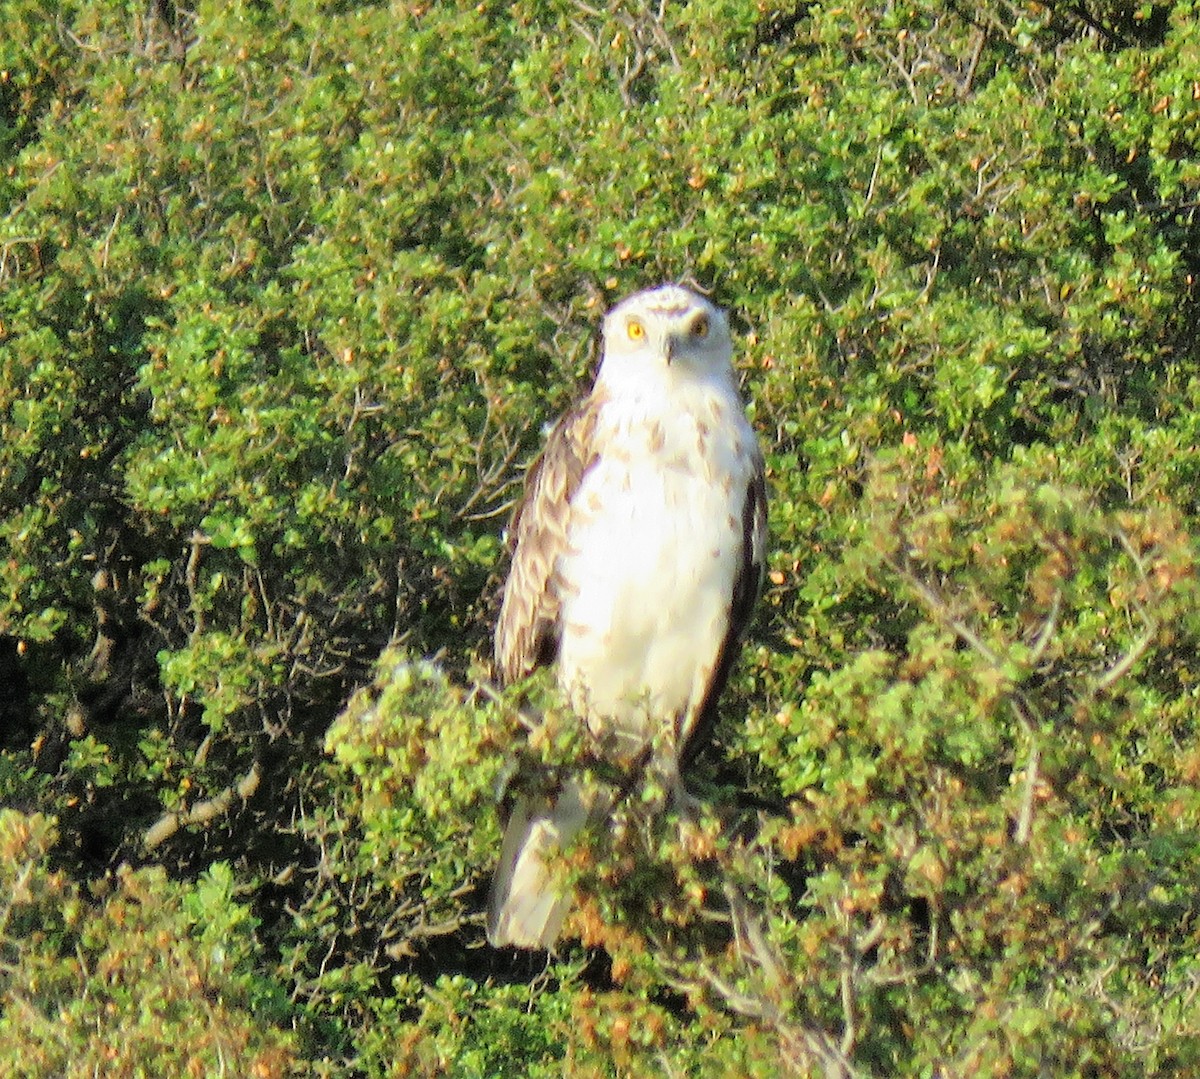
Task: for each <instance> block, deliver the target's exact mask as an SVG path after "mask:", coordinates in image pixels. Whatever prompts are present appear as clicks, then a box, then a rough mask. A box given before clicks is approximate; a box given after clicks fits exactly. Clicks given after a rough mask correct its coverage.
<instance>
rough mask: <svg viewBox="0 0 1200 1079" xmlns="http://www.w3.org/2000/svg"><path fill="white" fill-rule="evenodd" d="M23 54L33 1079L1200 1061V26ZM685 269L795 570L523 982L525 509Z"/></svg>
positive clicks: (1101, 21) (78, 6) (149, 47)
mask: <svg viewBox="0 0 1200 1079" xmlns="http://www.w3.org/2000/svg"><path fill="white" fill-rule="evenodd" d="M3 14H4V35H3V39H2V40H0V161H2V162H3V166H4V167H3V168H2V169H0V798H2V799H3V800H4V802H5V803H6V804H11V805H14V806H20V807H22V808H24V809H26V810H28V811H29V812H30V813H31V815H30V816H25V817H21V816H16V815H13V814H9V815H8V816H5V817H4V818H3V822H4V823H3V825H2V828H3V829H4V830H5V832H4V835H5V837H6V838H3V843H4V844H5V845H6V848H7V849H8V850H9V855H8V856H6V858H5V859H3V865H0V874H2V875H3V881H4V884H5V888H6V889H7V890H8V891H7V892H5V893H0V894H7V895H9V897H10V898H9V899H8V900H6V902H7V906H6V907H5V908H3V909H4V910H6V911H7V913H6V914H5V915H4V918H3V919H2V920H0V930H2V933H0V949H2V950H0V959H2V966H0V985H2V986H3V998H2V999H3V1004H2V1007H3V1013H2V1014H0V1027H2V1028H3V1031H4V1037H3V1038H0V1044H2V1045H3V1046H4V1049H0V1053H3V1052H6V1053H7V1054H8V1055H7V1056H5V1057H4V1070H5V1071H6V1073H7V1072H8V1071H13V1069H17V1070H16V1071H14V1074H29V1075H34V1074H37V1075H51V1074H81V1075H82V1074H85V1073H86V1074H92V1073H93V1072H96V1071H100V1072H105V1073H112V1072H115V1071H128V1072H130V1073H135V1072H136V1070H137V1068H138V1067H142V1068H143V1070H144V1072H145V1073H146V1074H155V1073H156V1069H157V1073H160V1074H167V1073H170V1074H187V1073H188V1069H189V1068H191V1069H193V1070H195V1071H199V1072H201V1073H205V1072H209V1071H211V1072H213V1073H214V1074H215V1073H216V1072H217V1071H218V1070H219V1069H220V1068H221V1067H224V1068H225V1069H226V1070H227V1071H230V1072H233V1071H237V1072H238V1074H255V1071H254V1069H255V1068H256V1067H258V1068H259V1071H258V1074H265V1075H269V1074H284V1073H286V1072H287V1071H288V1069H290V1068H295V1069H296V1070H304V1069H309V1070H313V1071H315V1072H317V1073H319V1074H327V1075H350V1074H360V1075H361V1074H368V1075H384V1074H429V1073H442V1072H448V1073H450V1074H460V1075H480V1076H483V1075H500V1074H506V1073H508V1074H517V1073H520V1074H530V1075H536V1074H546V1075H550V1074H554V1075H558V1074H563V1073H567V1074H578V1075H647V1074H679V1073H685V1072H686V1073H687V1074H712V1075H718V1074H719V1075H725V1074H747V1075H754V1074H762V1075H777V1074H780V1073H781V1072H782V1071H787V1070H790V1071H792V1072H795V1073H799V1074H810V1073H819V1072H820V1070H821V1069H824V1070H825V1071H826V1072H828V1073H830V1074H843V1075H845V1074H859V1075H867V1074H879V1075H888V1074H951V1073H953V1074H981V1075H992V1074H997V1075H998V1074H1006V1075H1037V1074H1049V1073H1053V1074H1071V1075H1099V1074H1124V1073H1130V1074H1138V1075H1142V1074H1155V1073H1157V1074H1179V1073H1187V1072H1189V1071H1192V1070H1195V1068H1196V1065H1197V1061H1196V1059H1195V1058H1196V1055H1197V1054H1196V1050H1195V1048H1194V1046H1195V1045H1196V1044H1197V1039H1198V1034H1200V1030H1198V1026H1200V1017H1198V1016H1197V1013H1196V1008H1195V1005H1194V999H1195V994H1194V992H1193V985H1194V980H1195V974H1194V965H1195V960H1194V956H1195V953H1196V944H1197V942H1196V940H1195V939H1194V938H1195V933H1194V931H1193V927H1194V925H1195V924H1196V921H1197V919H1196V914H1197V907H1196V899H1195V896H1194V894H1193V893H1194V879H1195V876H1196V868H1197V862H1198V855H1200V849H1198V848H1200V819H1198V818H1197V814H1198V813H1200V798H1198V797H1197V789H1198V784H1200V756H1197V753H1198V750H1197V744H1198V738H1197V736H1198V734H1200V732H1198V730H1197V725H1198V723H1200V708H1198V703H1197V702H1198V689H1197V679H1196V675H1195V673H1194V668H1195V660H1194V657H1195V653H1196V647H1197V644H1198V642H1200V615H1198V614H1197V611H1198V609H1200V604H1198V603H1197V598H1198V597H1197V595H1196V557H1197V547H1196V540H1195V536H1196V534H1197V513H1198V502H1197V498H1196V494H1195V492H1196V490H1197V487H1198V484H1200V453H1198V451H1197V446H1200V421H1198V420H1197V416H1200V355H1198V353H1197V345H1196V341H1197V339H1198V337H1200V335H1198V332H1197V330H1198V320H1197V302H1196V289H1195V282H1196V276H1197V274H1198V273H1200V263H1198V262H1197V256H1196V252H1197V250H1198V249H1200V237H1198V236H1197V233H1196V223H1195V206H1196V199H1197V189H1198V188H1200V154H1198V153H1197V141H1198V139H1200V92H1198V91H1197V79H1198V77H1200V74H1198V73H1200V30H1198V29H1197V27H1198V25H1200V21H1198V20H1197V15H1198V14H1200V11H1198V10H1197V5H1196V4H1195V3H1193V2H1191V0H1175V2H1172V3H1162V4H1141V3H1129V2H1125V0H1094V2H1088V3H1082V4H1070V5H1038V4H1026V3H1018V2H1015V0H987V2H985V3H981V4H976V5H962V4H941V3H935V2H933V0H912V2H908V3H899V4H896V3H889V4H880V3H873V2H869V0H851V2H849V3H839V4H812V5H806V4H801V5H797V4H794V3H782V2H781V3H753V4H752V3H745V2H734V0H695V2H692V3H687V4H659V3H649V2H642V0H634V2H629V3H615V2H614V3H608V4H582V3H575V2H572V0H526V2H521V3H517V4H499V3H490V2H485V3H481V4H476V3H471V4H466V3H463V4H454V3H443V4H428V3H411V4H404V5H397V4H379V3H370V2H366V3H357V4H346V3H333V2H330V0H287V2H284V3H279V4H274V5H266V4H254V3H233V4H217V3H210V2H207V0H205V2H196V3H190V4H189V3H174V2H159V3H154V4H144V3H126V2H124V0H74V2H71V3H56V4H49V3H46V2H45V0H6V2H5V3H4V4H3ZM667 278H670V279H689V278H690V279H692V280H694V281H695V282H697V283H698V284H700V285H702V286H705V287H711V288H712V289H713V292H714V296H715V298H716V299H717V300H718V301H719V302H720V303H722V304H724V305H726V306H728V307H730V308H731V309H732V310H733V311H734V312H735V322H736V324H737V328H738V333H739V335H740V344H741V346H742V347H741V350H740V351H741V364H742V367H743V369H744V371H745V374H746V382H747V392H748V397H749V398H750V399H751V401H752V411H753V415H754V418H755V422H756V425H757V427H758V429H759V430H760V432H761V434H762V437H763V441H764V445H765V448H766V450H767V459H768V468H769V473H770V485H771V507H770V512H771V535H772V550H771V566H770V584H769V587H768V590H767V594H766V597H765V599H764V602H763V605H762V613H761V615H760V618H759V622H758V625H757V629H756V631H755V633H754V634H753V635H752V638H751V640H750V642H749V643H748V646H747V649H746V656H745V659H744V661H743V663H742V664H741V666H740V667H739V669H738V672H737V673H736V674H735V677H734V680H733V684H732V685H731V687H730V689H729V691H728V693H727V699H726V701H725V702H724V707H723V712H724V718H723V721H722V724H721V725H720V727H719V730H718V732H717V738H716V745H715V746H714V748H713V749H712V750H710V751H709V752H708V753H707V754H706V755H705V756H704V757H703V758H702V759H701V760H700V762H699V764H698V766H697V769H696V771H695V774H694V775H692V776H691V777H689V781H690V783H691V784H692V785H693V787H694V789H695V790H696V791H697V792H698V794H699V795H700V797H701V802H702V804H703V808H702V809H701V810H697V811H696V813H695V814H684V815H683V816H681V815H680V813H679V812H678V811H677V810H675V809H673V808H671V807H670V806H669V804H668V801H667V799H666V798H665V795H664V792H663V791H662V790H661V789H660V787H661V783H660V782H659V781H658V780H656V779H655V778H654V777H649V778H647V779H645V780H644V781H643V782H640V783H638V784H635V785H634V787H633V789H631V790H630V791H629V792H628V796H627V797H626V798H625V799H624V800H623V801H622V803H621V805H620V806H619V808H618V813H617V818H616V822H615V826H614V827H613V828H612V829H610V830H608V831H605V832H603V833H602V834H596V835H589V836H586V837H584V838H583V839H582V840H581V842H580V843H579V845H578V846H577V848H576V849H575V850H573V851H572V852H569V854H568V856H567V859H566V860H567V862H568V863H569V869H570V872H571V874H572V876H573V879H574V880H575V882H576V884H577V888H578V890H579V892H580V902H579V904H578V906H577V914H576V915H575V917H574V920H573V922H572V923H571V924H572V927H573V931H574V932H575V933H576V934H577V935H578V936H579V937H580V938H581V939H582V940H583V941H584V942H585V943H587V944H589V945H591V946H592V947H593V950H592V951H590V952H589V951H586V950H578V949H576V948H574V947H573V946H569V947H567V948H566V949H565V950H564V954H563V955H562V956H561V957H557V958H555V959H554V960H553V961H552V962H551V963H550V964H549V966H548V968H546V972H545V976H544V977H542V976H541V972H542V968H541V967H540V966H538V967H536V968H533V967H528V966H525V967H523V966H522V965H521V963H520V961H518V960H510V959H509V958H507V957H504V956H498V955H496V954H495V953H493V952H491V951H490V950H488V949H486V948H485V946H484V945H483V942H482V931H481V918H480V911H481V907H482V903H483V894H484V888H485V883H486V880H487V876H488V873H489V872H490V869H491V866H492V862H493V860H494V857H495V851H496V846H497V843H498V830H497V822H496V819H495V814H494V810H493V808H492V804H493V800H494V791H495V788H496V786H497V784H498V782H499V781H500V780H502V779H511V781H512V782H514V783H535V782H538V781H539V778H538V777H539V776H543V775H545V774H552V773H553V769H555V768H570V767H577V766H578V764H579V761H580V758H581V755H582V756H584V757H586V753H587V746H586V740H585V739H584V738H583V737H582V736H581V733H580V732H579V731H578V729H577V728H575V727H573V726H572V723H571V720H570V717H569V716H566V715H564V714H563V713H562V711H561V709H560V708H559V707H558V706H557V705H556V704H555V702H554V700H553V694H552V693H550V692H549V691H548V689H547V687H546V686H545V685H544V684H542V683H538V684H535V685H532V686H529V687H525V688H524V689H523V690H522V691H521V692H520V693H519V694H510V695H506V696H501V697H499V698H495V699H493V698H492V697H490V696H488V695H487V694H486V693H484V691H483V690H481V689H478V688H476V682H477V680H478V679H479V678H481V677H482V670H481V667H480V664H479V659H480V657H482V656H483V655H486V653H487V650H488V642H487V637H488V631H489V628H490V622H491V620H492V617H493V615H494V610H493V607H492V601H491V596H492V594H493V590H494V586H495V584H496V577H495V575H494V574H495V568H496V565H497V562H498V560H499V558H500V552H501V545H500V542H499V532H500V528H501V521H502V520H503V518H504V515H505V514H506V512H507V509H508V506H509V504H510V501H511V499H512V497H513V496H514V495H515V493H516V488H517V485H518V483H519V480H520V474H521V471H520V470H521V467H522V466H523V464H524V463H525V462H526V461H527V460H528V459H529V457H530V456H531V455H532V454H533V452H535V450H536V447H537V445H538V442H539V431H540V429H541V426H542V424H543V423H544V422H545V421H546V420H547V419H548V418H550V417H551V416H552V415H554V414H555V413H556V412H557V410H558V409H560V408H561V407H562V406H563V405H564V404H565V403H566V401H567V400H568V399H569V397H570V396H571V395H572V393H573V391H574V389H575V388H576V386H577V385H578V384H579V383H580V382H582V381H584V380H586V378H587V374H588V371H589V368H590V366H591V364H592V361H593V359H594V356H593V351H592V348H591V345H590V342H591V340H592V339H593V337H594V331H595V327H596V325H597V322H598V320H599V317H600V315H601V313H602V311H603V310H604V308H605V307H606V306H607V305H608V304H609V303H610V302H611V301H613V300H614V299H616V298H617V297H619V296H621V295H623V294H625V293H626V292H628V291H631V290H632V289H635V288H638V287H642V286H645V285H647V284H650V283H653V282H656V281H659V280H663V279H667ZM389 644H390V645H394V646H397V647H395V648H392V649H389V648H388V646H389ZM381 656H382V658H380V657H381ZM429 656H436V657H437V660H436V662H433V661H428V660H424V659H421V658H420V657H429ZM362 686H365V687H366V688H365V689H358V687H362ZM356 690H357V692H356ZM535 707H536V708H537V709H538V710H540V711H541V712H542V713H543V714H544V715H547V716H549V717H550V718H551V719H552V720H554V722H553V723H552V724H551V729H550V731H549V734H550V737H547V738H543V739H541V740H540V741H539V740H534V743H533V744H529V745H527V744H526V741H525V730H524V726H523V724H522V722H521V721H520V719H519V716H520V715H521V714H522V712H521V710H522V709H525V711H526V713H527V712H528V711H529V710H530V709H531V708H535ZM339 716H340V718H337V717H339ZM326 750H328V752H326ZM513 760H516V761H517V764H515V765H513V764H512V763H511V762H512V761H513ZM546 769H549V773H547V772H546ZM510 773H512V774H511V775H510ZM607 778H608V779H611V778H612V777H611V776H609V777H607ZM542 781H544V780H542ZM34 811H38V812H40V813H41V814H43V815H42V816H39V815H36V813H35V812H34ZM49 817H53V818H55V819H56V820H57V833H54V831H53V830H52V829H51V827H50V825H49V823H48V818H49ZM55 834H57V837H58V838H55ZM123 861H125V862H130V863H134V864H139V865H142V868H139V869H134V870H122V871H120V872H119V873H117V874H116V875H115V876H105V875H104V874H105V871H106V868H107V867H110V866H113V865H119V864H121V863H122V862H123ZM218 950H220V952H221V956H220V958H219V959H218V958H217V951H218ZM603 954H606V955H607V957H608V958H607V959H601V958H600V956H601V955H603ZM292 1025H295V1026H296V1027H297V1028H298V1029H299V1030H300V1031H301V1032H302V1035H301V1036H300V1037H293V1036H292V1035H290V1034H287V1033H286V1031H287V1030H288V1028H289V1027H290V1026H292ZM110 1052H115V1053H116V1054H117V1056H115V1057H109V1056H106V1055H105V1054H106V1053H110ZM122 1054H123V1055H122ZM160 1060H161V1061H162V1063H161V1064H160V1063H159V1061H160ZM234 1060H236V1061H237V1065H236V1066H235V1065H234V1064H233V1063H232V1061H234ZM221 1061H224V1063H223V1064H222V1063H221ZM20 1069H24V1070H23V1071H22V1070H20ZM72 1069H73V1070H72Z"/></svg>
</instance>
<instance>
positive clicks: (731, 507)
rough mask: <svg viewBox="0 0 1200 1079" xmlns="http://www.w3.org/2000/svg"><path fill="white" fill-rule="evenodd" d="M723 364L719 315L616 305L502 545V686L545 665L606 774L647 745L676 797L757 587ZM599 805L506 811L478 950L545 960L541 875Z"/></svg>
mask: <svg viewBox="0 0 1200 1079" xmlns="http://www.w3.org/2000/svg"><path fill="white" fill-rule="evenodd" d="M732 356H733V346H732V343H731V340H730V336H729V323H728V321H727V319H726V316H725V314H724V312H722V311H721V310H720V309H719V308H717V307H715V306H714V305H713V304H711V303H710V302H709V301H708V300H707V299H705V298H704V297H703V296H700V295H699V294H697V293H695V292H693V291H692V290H690V289H688V288H684V287H682V286H679V285H664V286H661V287H659V288H653V289H648V290H646V291H643V292H639V293H637V294H635V295H633V296H630V297H628V298H627V299H625V300H624V301H622V302H621V303H619V304H618V305H617V306H616V307H614V308H613V309H612V310H611V311H610V312H609V313H608V315H607V316H606V317H605V319H604V327H603V334H602V353H601V360H600V366H599V369H598V372H597V375H596V379H595V383H594V385H593V387H592V390H591V392H590V393H589V394H588V395H587V396H586V397H584V398H583V399H582V400H581V401H580V402H579V403H578V404H576V405H575V406H574V407H573V408H571V409H570V410H569V411H567V412H566V413H565V414H564V415H563V416H562V417H561V418H560V419H559V420H558V422H557V423H556V424H555V425H554V427H553V428H552V430H551V432H550V434H549V437H548V439H547V442H546V446H545V449H544V450H543V452H542V454H541V456H540V457H539V458H538V459H537V460H536V461H535V462H534V464H533V465H532V466H531V468H530V469H529V472H528V475H527V477H526V481H525V491H524V495H523V498H522V500H521V502H520V503H519V505H518V506H517V509H516V511H515V513H514V515H513V519H512V523H511V525H510V527H509V532H508V546H509V548H510V551H511V559H512V561H511V567H510V569H509V573H508V579H507V582H506V583H505V586H504V596H503V601H502V604H501V610H500V618H499V622H498V624H497V627H496V642H495V646H496V652H495V666H496V674H497V677H498V680H499V681H500V682H501V683H502V684H505V685H507V684H510V683H512V682H514V681H517V680H519V679H521V678H523V677H525V676H526V675H528V674H530V673H531V672H532V671H533V670H534V669H535V668H536V667H539V666H541V665H548V664H552V665H553V666H554V668H555V672H556V677H557V682H558V685H559V687H560V688H561V690H562V692H563V694H564V696H565V698H566V700H567V701H568V702H569V704H570V706H571V709H572V710H573V711H574V712H575V713H576V714H577V715H578V716H579V717H580V718H582V719H583V720H584V721H585V722H586V723H587V726H588V728H589V730H590V732H591V735H592V737H593V738H594V740H595V744H596V746H597V747H598V751H599V752H600V753H601V754H602V755H603V757H605V758H606V759H608V760H610V761H612V762H614V763H615V764H617V765H618V766H622V767H625V768H631V767H633V766H634V765H635V763H637V762H639V761H640V762H645V760H646V756H647V754H648V753H649V752H651V747H652V746H653V747H654V748H653V752H654V753H655V754H657V758H656V759H657V760H658V763H659V764H660V765H661V766H662V768H663V770H664V771H665V772H666V774H668V775H670V776H674V777H675V779H676V780H677V779H678V774H679V773H678V768H679V764H680V762H681V759H682V760H683V761H685V762H686V760H687V757H688V749H689V747H694V746H695V745H696V743H697V740H698V737H702V736H703V735H704V734H705V733H706V732H707V730H708V729H709V728H710V727H711V725H712V724H713V723H714V721H715V719H716V705H717V698H718V696H719V695H720V692H721V689H722V688H723V686H724V684H725V681H726V679H727V677H728V675H729V670H730V667H731V666H732V664H733V661H734V659H735V658H736V655H737V652H738V647H739V643H740V638H741V635H742V632H743V631H744V629H745V628H746V625H747V623H748V622H749V619H750V614H751V610H752V608H753V606H754V603H755V600H756V599H757V597H758V593H759V590H760V587H761V584H762V572H763V558H764V546H765V541H766V488H765V484H764V480H763V458H762V453H761V451H760V449H759V446H758V441H757V439H756V438H755V435H754V431H753V429H752V428H751V426H750V423H749V421H748V420H747V418H746V415H745V411H744V407H743V404H742V400H741V397H740V395H739V392H738V386H737V381H736V377H735V375H734V370H733V364H732ZM664 747H666V749H665V750H664ZM663 756H665V757H666V758H667V759H665V760H663V759H662V757H663ZM614 796H615V792H614V795H612V796H609V797H607V798H606V797H604V796H603V795H601V796H597V795H595V794H594V793H592V794H589V793H588V791H587V790H586V789H585V788H584V787H583V785H582V784H581V783H579V782H576V781H573V780H567V781H566V782H565V783H563V784H562V787H561V789H560V790H559V791H558V793H557V794H555V795H553V796H545V797H533V796H530V797H526V798H524V799H522V800H520V801H518V803H517V804H516V806H515V807H514V809H513V811H512V815H511V817H510V819H509V821H508V825H507V829H506V832H505V837H504V843H503V846H502V849H501V855H500V862H499V865H498V867H497V869H496V874H495V878H494V880H493V882H492V893H491V900H490V904H489V913H488V939H489V940H490V941H491V943H492V944H493V945H496V946H504V945H510V946H515V947H524V948H551V947H553V946H554V943H555V941H556V940H557V938H558V934H559V931H560V929H561V926H562V922H563V919H564V918H565V916H566V914H567V911H568V909H569V907H570V896H569V895H568V894H565V892H564V890H563V889H562V886H561V884H559V883H558V882H557V881H556V880H555V879H554V875H553V874H552V872H551V869H550V863H551V859H552V858H553V856H554V855H555V854H556V853H557V852H559V851H561V850H562V849H563V848H564V847H565V846H566V844H567V843H569V842H570V840H571V839H572V838H573V837H574V836H575V835H576V834H578V832H579V831H580V829H582V828H583V827H584V826H585V824H587V823H588V822H589V820H591V821H596V820H597V819H598V818H600V817H602V816H603V815H604V814H606V813H607V812H608V811H609V810H610V809H611V806H612V802H613V798H614Z"/></svg>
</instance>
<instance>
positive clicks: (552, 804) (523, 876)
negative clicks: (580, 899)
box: [487, 781, 597, 948]
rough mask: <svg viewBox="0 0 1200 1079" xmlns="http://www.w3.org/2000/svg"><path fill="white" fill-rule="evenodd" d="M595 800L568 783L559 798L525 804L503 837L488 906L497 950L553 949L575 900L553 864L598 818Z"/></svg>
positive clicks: (491, 935) (490, 930)
mask: <svg viewBox="0 0 1200 1079" xmlns="http://www.w3.org/2000/svg"><path fill="white" fill-rule="evenodd" d="M596 811H597V805H596V797H595V796H594V794H591V792H588V793H586V794H585V792H584V790H583V788H582V787H581V786H580V784H579V783H577V782H575V781H569V782H567V783H566V784H565V785H564V786H563V789H562V791H561V792H560V793H559V794H558V796H557V797H556V798H555V799H554V800H553V801H551V800H550V799H548V798H522V799H521V800H520V801H519V802H518V803H517V804H516V806H515V807H514V808H513V813H512V816H511V817H510V818H509V821H508V826H507V827H506V828H505V831H504V843H503V845H502V846H501V848H500V863H499V865H498V866H497V867H496V875H495V877H494V878H493V879H492V892H491V897H490V899H489V902H488V924H487V936H488V942H489V943H490V944H492V945H493V946H494V947H497V948H502V947H506V946H507V947H515V948H552V947H554V943H555V941H557V940H558V934H559V931H560V930H561V929H562V923H563V920H564V919H565V918H566V916H567V912H568V911H569V910H570V909H571V894H570V891H569V890H566V889H564V886H563V882H562V881H561V880H558V879H556V875H555V874H554V873H553V872H552V871H551V865H550V863H551V862H552V861H553V859H554V858H555V857H556V856H557V855H558V854H559V852H561V851H562V850H563V849H564V848H565V847H567V846H568V845H569V844H570V842H571V840H573V839H574V838H575V837H576V836H577V835H578V834H579V832H580V831H581V830H582V829H583V827H584V826H585V825H586V824H587V822H588V819H589V818H590V817H593V816H594V815H595V814H596Z"/></svg>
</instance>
